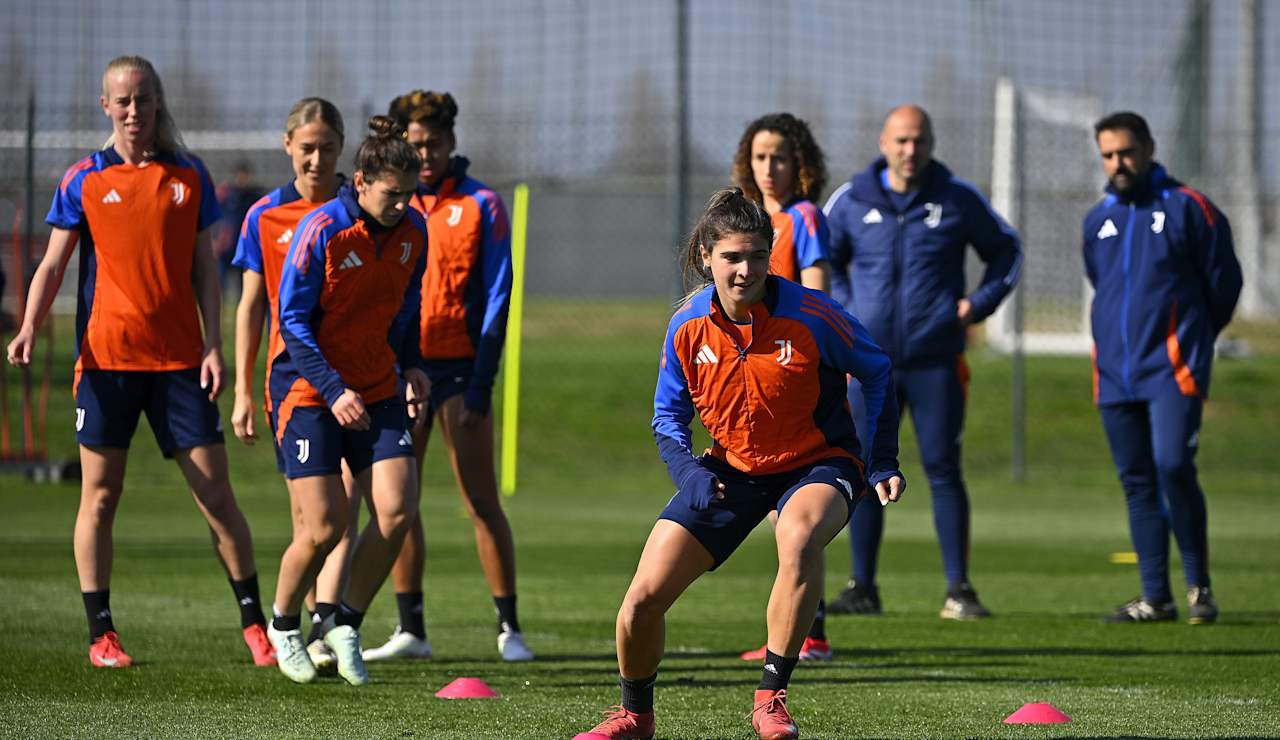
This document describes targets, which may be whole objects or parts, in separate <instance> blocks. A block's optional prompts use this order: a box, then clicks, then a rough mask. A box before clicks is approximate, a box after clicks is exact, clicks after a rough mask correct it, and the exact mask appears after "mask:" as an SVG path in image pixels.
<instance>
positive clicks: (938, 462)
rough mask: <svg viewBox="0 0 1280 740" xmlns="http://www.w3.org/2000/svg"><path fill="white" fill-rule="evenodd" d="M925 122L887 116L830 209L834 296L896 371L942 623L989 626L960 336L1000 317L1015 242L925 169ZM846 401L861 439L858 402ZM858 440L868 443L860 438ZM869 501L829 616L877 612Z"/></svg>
mask: <svg viewBox="0 0 1280 740" xmlns="http://www.w3.org/2000/svg"><path fill="white" fill-rule="evenodd" d="M932 150H933V131H932V126H931V124H930V122H929V116H928V114H926V113H925V112H924V111H923V110H921V109H920V108H917V107H915V106H903V107H901V108H898V109H896V110H894V111H893V112H892V113H890V114H889V117H888V118H887V119H886V120H885V124H884V129H883V130H882V131H881V133H880V151H881V153H882V154H883V155H884V156H883V158H881V159H879V160H877V161H876V162H874V163H872V165H871V166H870V167H868V168H867V170H866V171H864V172H862V173H859V174H858V175H856V176H854V178H853V180H852V181H851V182H849V183H848V184H846V185H844V186H842V187H840V188H839V189H838V190H836V192H835V193H833V194H832V196H831V198H830V199H829V200H828V201H827V206H826V209H825V210H826V213H827V218H828V220H829V224H830V227H831V245H830V246H831V261H832V266H833V268H834V269H833V271H832V272H833V274H832V279H831V295H832V296H833V297H835V298H836V299H837V300H839V301H841V302H842V303H844V305H845V306H846V307H847V308H848V309H849V310H850V312H852V313H853V315H854V316H857V317H858V319H859V320H860V321H862V323H863V324H864V325H865V326H866V327H867V329H868V330H869V331H870V332H871V336H872V338H874V339H875V340H876V342H877V343H878V344H879V345H880V346H881V347H883V348H884V350H885V351H886V352H887V353H888V354H889V357H890V358H892V360H893V363H894V384H895V386H896V387H897V393H898V403H899V405H900V406H904V405H905V406H908V407H910V409H911V418H912V420H913V422H914V425H915V429H916V439H917V440H918V442H919V447H920V456H921V460H922V462H923V464H924V470H925V475H926V476H927V477H928V479H929V488H930V490H931V492H932V497H933V516H934V526H935V528H936V529H937V532H938V542H939V545H940V546H941V549H942V560H943V566H944V570H945V571H946V576H947V597H946V600H945V603H944V605H943V609H942V616H943V617H946V618H950V619H971V618H975V617H985V616H989V615H990V612H988V611H987V610H986V609H985V608H984V607H983V606H982V604H981V603H980V602H979V601H978V597H977V594H976V593H974V591H973V588H972V587H971V586H970V585H969V582H968V557H969V497H968V493H967V492H966V491H965V487H964V481H963V479H962V478H961V474H960V436H961V431H962V429H963V426H964V411H965V395H966V389H967V385H968V376H969V372H968V367H967V366H966V364H965V361H964V348H965V330H966V328H967V327H968V326H969V325H970V324H973V323H975V322H978V321H982V320H983V319H985V318H986V317H987V316H989V315H991V312H992V311H995V309H996V306H998V305H999V304H1000V301H1001V300H1002V299H1003V298H1004V297H1005V296H1006V295H1008V294H1009V291H1010V290H1011V289H1012V288H1013V285H1014V283H1015V281H1016V280H1017V277H1018V268H1019V267H1020V265H1021V263H1022V250H1021V246H1020V243H1019V239H1018V235H1017V234H1016V233H1015V232H1014V231H1013V229H1012V228H1011V227H1010V226H1009V224H1008V223H1006V222H1005V221H1004V219H1002V218H1000V216H998V215H997V214H996V213H995V212H994V211H993V210H992V209H991V206H990V205H989V204H988V203H987V201H986V199H985V198H983V197H982V195H981V194H979V193H978V191H977V190H976V189H974V187H973V186H972V185H969V184H968V183H965V182H963V181H961V180H959V179H957V178H955V177H953V176H952V175H951V172H950V170H948V169H947V168H946V167H944V166H943V165H942V164H941V163H940V162H935V161H932V159H931V155H932ZM966 245H972V246H973V247H974V248H975V249H976V250H977V252H978V256H979V257H981V258H982V260H983V261H984V262H985V263H986V265H987V267H986V272H985V273H984V274H983V277H982V282H981V283H980V284H979V285H978V286H977V288H976V289H975V290H974V291H973V292H972V293H968V294H966V292H965V275H964V258H965V247H966ZM851 385H852V386H853V387H851V388H850V393H849V399H850V404H851V406H852V408H853V412H854V420H855V421H856V422H857V424H858V425H859V427H858V428H859V430H860V431H859V434H860V435H861V434H862V432H861V429H862V425H864V424H865V415H866V414H865V411H864V409H863V408H862V394H861V393H860V392H858V390H857V387H856V385H857V384H856V383H852V384H851ZM859 438H860V439H861V438H863V437H861V436H860V437H859ZM873 499H874V497H871V498H870V499H868V498H864V499H863V500H864V501H870V504H868V505H860V506H858V507H857V509H856V510H855V511H854V514H853V517H852V519H851V523H850V542H851V545H852V548H853V579H852V580H851V581H850V583H849V587H848V588H846V589H845V590H844V591H843V592H841V594H840V596H839V597H838V598H836V599H835V600H833V601H832V602H831V603H830V604H828V607H827V610H828V611H830V612H832V613H837V614H840V613H844V614H849V613H872V614H876V613H879V612H880V598H879V592H878V590H877V588H876V583H875V571H876V554H877V551H878V550H879V546H880V537H881V533H882V532H883V529H884V513H883V511H882V510H881V508H880V507H879V506H878V505H875V504H876V503H877V502H875V501H874V500H873Z"/></svg>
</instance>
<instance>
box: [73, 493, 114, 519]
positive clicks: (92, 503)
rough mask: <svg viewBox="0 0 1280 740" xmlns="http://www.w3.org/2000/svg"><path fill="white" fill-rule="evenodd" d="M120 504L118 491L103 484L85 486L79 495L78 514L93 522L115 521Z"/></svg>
mask: <svg viewBox="0 0 1280 740" xmlns="http://www.w3.org/2000/svg"><path fill="white" fill-rule="evenodd" d="M119 504H120V491H119V490H118V489H115V488H113V487H111V486H108V485H105V484H99V485H90V486H86V487H85V489H84V491H83V492H82V494H81V499H80V514H81V516H87V517H89V518H90V519H91V520H94V521H106V522H110V521H112V520H113V519H115V515H116V508H117V507H118V506H119Z"/></svg>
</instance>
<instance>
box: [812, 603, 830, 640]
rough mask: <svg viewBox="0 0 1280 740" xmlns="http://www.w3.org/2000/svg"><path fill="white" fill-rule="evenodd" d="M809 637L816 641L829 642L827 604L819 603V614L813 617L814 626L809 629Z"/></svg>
mask: <svg viewBox="0 0 1280 740" xmlns="http://www.w3.org/2000/svg"><path fill="white" fill-rule="evenodd" d="M809 636H810V637H812V638H813V639H815V640H822V641H823V642H826V641H827V602H826V600H820V601H818V613H817V614H815V615H813V626H812V627H810V628H809Z"/></svg>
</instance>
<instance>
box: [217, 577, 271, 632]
mask: <svg viewBox="0 0 1280 740" xmlns="http://www.w3.org/2000/svg"><path fill="white" fill-rule="evenodd" d="M227 580H231V579H227ZM231 590H232V591H234V592H235V594H236V601H237V602H238V603H239V604H240V626H241V627H249V626H251V625H255V624H266V623H267V618H266V616H264V615H263V613H262V600H261V599H259V598H258V574H257V573H254V574H253V575H251V576H249V577H248V578H246V579H244V580H243V581H231Z"/></svg>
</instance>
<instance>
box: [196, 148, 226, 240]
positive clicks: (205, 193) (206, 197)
mask: <svg viewBox="0 0 1280 740" xmlns="http://www.w3.org/2000/svg"><path fill="white" fill-rule="evenodd" d="M191 163H192V165H193V166H194V167H195V168H196V172H198V173H200V220H199V222H198V223H197V225H196V230H197V231H204V230H205V229H207V228H209V227H210V226H213V225H214V224H216V223H218V222H219V221H221V220H222V209H221V208H219V207H218V189H217V187H216V186H215V185H214V184H213V178H212V177H209V170H207V169H205V166H204V162H201V161H200V158H199V157H192V158H191Z"/></svg>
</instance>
